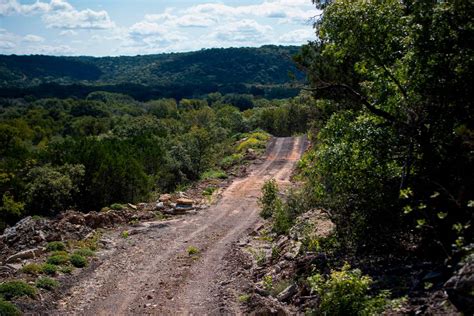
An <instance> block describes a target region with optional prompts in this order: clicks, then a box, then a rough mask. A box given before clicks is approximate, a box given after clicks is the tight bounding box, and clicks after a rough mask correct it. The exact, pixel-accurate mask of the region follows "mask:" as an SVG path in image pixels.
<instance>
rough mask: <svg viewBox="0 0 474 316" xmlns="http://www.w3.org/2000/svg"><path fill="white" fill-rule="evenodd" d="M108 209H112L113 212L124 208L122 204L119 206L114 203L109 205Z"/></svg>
mask: <svg viewBox="0 0 474 316" xmlns="http://www.w3.org/2000/svg"><path fill="white" fill-rule="evenodd" d="M110 208H111V209H113V210H114V211H120V210H123V209H125V206H123V205H122V204H119V203H114V204H112V205H110Z"/></svg>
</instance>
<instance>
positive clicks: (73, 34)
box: [59, 30, 78, 36]
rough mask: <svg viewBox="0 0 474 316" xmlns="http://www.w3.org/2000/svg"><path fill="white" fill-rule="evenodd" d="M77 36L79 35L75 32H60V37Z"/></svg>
mask: <svg viewBox="0 0 474 316" xmlns="http://www.w3.org/2000/svg"><path fill="white" fill-rule="evenodd" d="M77 34H78V33H77V32H76V31H73V30H64V31H61V32H59V35H60V36H76V35H77Z"/></svg>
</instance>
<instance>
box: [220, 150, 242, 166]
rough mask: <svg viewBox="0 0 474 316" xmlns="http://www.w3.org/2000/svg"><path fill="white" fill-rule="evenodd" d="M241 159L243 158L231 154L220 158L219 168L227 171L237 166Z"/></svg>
mask: <svg viewBox="0 0 474 316" xmlns="http://www.w3.org/2000/svg"><path fill="white" fill-rule="evenodd" d="M243 158H244V156H243V155H242V154H232V155H230V156H226V157H224V158H222V160H221V162H220V166H221V167H222V168H224V169H228V168H230V167H232V166H234V165H236V164H238V163H239V162H240V161H241V160H242V159H243Z"/></svg>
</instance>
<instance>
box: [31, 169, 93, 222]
mask: <svg viewBox="0 0 474 316" xmlns="http://www.w3.org/2000/svg"><path fill="white" fill-rule="evenodd" d="M84 175H85V168H84V166H83V165H69V164H65V165H63V166H59V167H58V166H54V167H53V166H52V165H50V164H46V165H43V166H39V167H34V168H32V169H30V171H29V172H28V175H27V178H28V181H27V184H26V192H25V193H26V201H27V205H28V207H30V208H34V209H35V210H37V211H38V212H41V213H42V214H48V213H49V214H51V213H58V212H60V211H62V210H65V209H67V208H68V207H70V206H72V205H73V202H74V201H73V200H74V196H75V195H76V194H77V193H78V192H79V185H80V183H81V181H82V179H83V177H84Z"/></svg>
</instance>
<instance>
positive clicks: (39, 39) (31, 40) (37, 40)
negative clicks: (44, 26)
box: [23, 34, 44, 43]
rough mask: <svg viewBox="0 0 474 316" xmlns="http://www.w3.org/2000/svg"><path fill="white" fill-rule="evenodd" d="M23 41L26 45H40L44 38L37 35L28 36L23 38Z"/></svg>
mask: <svg viewBox="0 0 474 316" xmlns="http://www.w3.org/2000/svg"><path fill="white" fill-rule="evenodd" d="M23 41H24V42H28V43H40V42H44V38H42V37H41V36H38V35H33V34H28V35H26V36H24V37H23Z"/></svg>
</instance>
